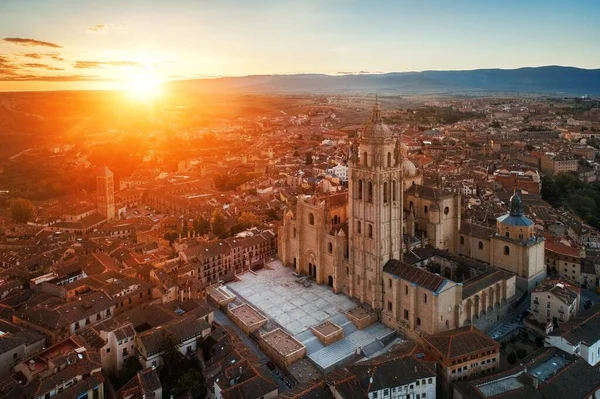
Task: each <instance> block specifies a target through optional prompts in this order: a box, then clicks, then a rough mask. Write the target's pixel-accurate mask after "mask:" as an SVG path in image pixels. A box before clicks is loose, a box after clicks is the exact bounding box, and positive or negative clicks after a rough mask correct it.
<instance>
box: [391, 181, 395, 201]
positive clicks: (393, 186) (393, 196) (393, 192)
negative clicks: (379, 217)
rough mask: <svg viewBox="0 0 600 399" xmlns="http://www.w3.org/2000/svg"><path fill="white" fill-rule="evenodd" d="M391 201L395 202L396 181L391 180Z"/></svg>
mask: <svg viewBox="0 0 600 399" xmlns="http://www.w3.org/2000/svg"><path fill="white" fill-rule="evenodd" d="M392 201H396V180H392Z"/></svg>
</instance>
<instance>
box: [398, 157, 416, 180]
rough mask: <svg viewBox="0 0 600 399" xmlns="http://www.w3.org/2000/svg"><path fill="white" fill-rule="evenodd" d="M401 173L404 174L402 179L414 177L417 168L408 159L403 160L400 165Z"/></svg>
mask: <svg viewBox="0 0 600 399" xmlns="http://www.w3.org/2000/svg"><path fill="white" fill-rule="evenodd" d="M401 167H402V172H404V177H415V176H416V175H417V167H416V166H415V164H414V163H412V161H411V160H410V159H408V158H407V159H405V160H403V161H402V164H401Z"/></svg>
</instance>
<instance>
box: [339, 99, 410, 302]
mask: <svg viewBox="0 0 600 399" xmlns="http://www.w3.org/2000/svg"><path fill="white" fill-rule="evenodd" d="M401 144H402V143H401V142H400V140H399V139H397V138H394V137H393V136H392V132H391V131H390V129H389V127H388V126H386V125H385V124H384V123H383V120H382V119H381V109H380V106H379V101H378V99H376V101H375V106H374V107H373V113H372V115H371V119H370V120H369V122H368V123H367V124H366V126H365V128H364V130H363V133H362V136H361V137H360V140H357V141H355V142H354V143H352V145H351V148H350V157H349V162H348V165H349V168H348V172H349V176H348V197H349V200H348V207H349V209H348V211H349V225H348V232H349V247H350V248H349V249H350V251H349V270H348V288H349V294H350V296H351V297H355V298H358V299H359V300H360V301H361V303H366V304H369V305H370V306H372V307H373V308H374V309H382V307H383V289H384V287H383V280H382V273H383V266H384V265H385V263H386V262H387V261H388V260H390V259H392V258H393V259H402V252H403V251H402V237H403V236H402V231H403V225H402V224H403V223H402V217H403V208H404V207H403V188H402V187H403V168H402V160H403V156H404V153H403V150H404V149H403V148H402V146H401Z"/></svg>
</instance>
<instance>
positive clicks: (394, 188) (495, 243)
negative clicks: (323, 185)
mask: <svg viewBox="0 0 600 399" xmlns="http://www.w3.org/2000/svg"><path fill="white" fill-rule="evenodd" d="M461 214H462V208H461V198H460V193H459V192H450V191H447V190H444V189H443V187H441V185H438V186H437V187H431V186H425V185H423V176H422V173H420V171H419V170H418V169H417V168H416V167H415V165H414V164H413V163H412V162H411V161H410V159H409V158H408V153H407V148H406V146H405V145H404V144H403V143H402V138H401V137H398V136H394V135H393V134H392V132H391V130H390V129H389V127H388V126H386V125H385V124H384V123H383V120H382V117H381V109H380V106H379V104H378V102H377V101H376V103H375V106H374V108H373V112H372V116H371V118H370V120H369V122H368V123H367V124H366V126H365V127H364V130H363V132H362V135H361V136H360V137H359V138H358V139H357V140H356V141H355V142H353V143H352V145H351V146H350V150H349V156H348V190H347V192H338V193H327V194H321V193H318V192H316V193H315V194H314V195H304V196H299V197H298V198H297V199H296V201H295V203H292V204H291V205H290V208H289V209H288V210H287V211H286V212H285V215H284V218H283V224H282V226H281V227H280V228H279V234H278V241H279V242H278V255H279V259H280V260H281V261H282V262H283V264H284V265H285V266H288V267H291V268H293V269H294V270H295V271H296V272H297V273H301V274H307V275H310V276H312V277H313V278H314V279H315V281H316V282H317V284H327V285H329V286H330V287H331V288H332V290H333V291H334V292H336V293H343V294H345V295H347V296H349V297H351V298H354V299H356V300H357V301H358V302H360V303H361V304H363V305H365V306H366V307H368V308H371V309H373V310H374V311H375V312H377V314H378V317H379V318H380V320H381V321H382V322H383V323H384V324H386V325H388V326H390V327H392V328H395V329H396V330H399V331H402V332H404V333H406V334H407V335H410V336H415V335H416V336H419V335H423V334H436V333H438V332H442V331H446V330H451V329H455V328H459V327H462V326H464V325H469V324H475V325H476V326H478V327H479V328H486V326H487V325H490V323H494V322H496V321H497V320H500V319H501V317H503V315H504V314H505V313H506V312H507V311H508V309H509V307H510V304H511V303H513V302H514V301H515V300H516V298H517V291H516V290H517V287H518V288H519V289H520V290H521V291H523V292H526V291H529V290H531V289H533V287H535V285H536V283H537V282H538V281H540V280H541V279H543V278H545V274H544V271H545V267H544V257H543V254H544V242H543V239H542V238H540V237H538V236H536V235H535V234H534V232H533V223H532V222H531V220H529V219H527V218H526V217H525V216H523V209H522V204H521V200H520V198H519V194H518V192H515V194H514V195H513V197H512V198H511V208H510V213H509V214H507V215H504V216H501V217H500V218H498V224H497V227H496V229H490V228H487V227H484V226H478V225H474V224H470V223H466V224H464V225H462V224H461Z"/></svg>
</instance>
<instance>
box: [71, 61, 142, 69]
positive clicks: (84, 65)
mask: <svg viewBox="0 0 600 399" xmlns="http://www.w3.org/2000/svg"><path fill="white" fill-rule="evenodd" d="M107 66H108V67H136V68H143V67H144V65H143V64H140V63H139V62H135V61H75V68H77V69H91V68H104V67H107Z"/></svg>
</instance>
